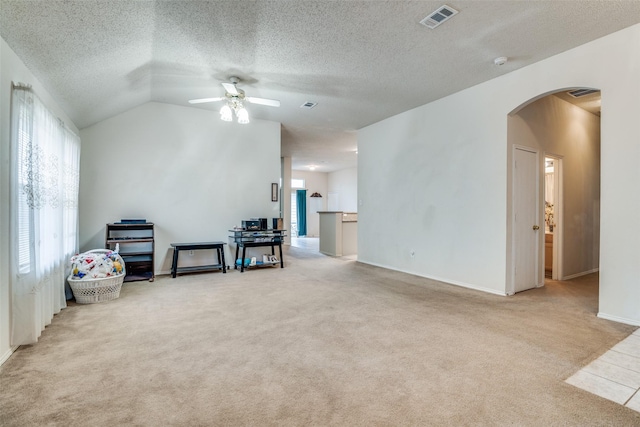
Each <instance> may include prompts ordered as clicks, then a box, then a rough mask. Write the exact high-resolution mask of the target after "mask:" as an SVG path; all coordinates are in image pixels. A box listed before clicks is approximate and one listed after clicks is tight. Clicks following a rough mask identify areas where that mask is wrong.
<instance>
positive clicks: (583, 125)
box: [507, 88, 600, 294]
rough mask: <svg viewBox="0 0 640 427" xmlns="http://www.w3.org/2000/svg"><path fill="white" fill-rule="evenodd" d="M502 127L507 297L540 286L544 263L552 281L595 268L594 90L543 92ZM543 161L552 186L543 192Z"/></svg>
mask: <svg viewBox="0 0 640 427" xmlns="http://www.w3.org/2000/svg"><path fill="white" fill-rule="evenodd" d="M572 94H573V95H572ZM575 95H577V96H575ZM580 95H582V96H580ZM507 127H508V131H507V134H508V138H507V141H508V156H507V157H508V162H509V163H508V171H509V172H508V199H509V203H508V206H509V212H508V218H507V220H508V230H509V232H508V233H507V235H508V240H509V241H508V242H507V246H508V247H509V248H510V255H511V256H510V262H508V263H507V264H508V265H507V269H508V270H507V293H508V294H513V293H516V292H520V291H523V290H527V289H531V288H535V287H540V286H543V285H544V278H545V264H546V267H547V269H549V270H550V271H551V273H552V274H553V276H552V277H553V278H554V279H558V280H568V279H571V278H576V277H579V276H583V275H587V274H590V273H594V272H596V271H598V269H599V244H600V92H599V90H597V89H593V88H567V89H560V90H558V91H554V92H551V93H545V94H542V95H540V96H538V97H535V98H533V99H531V100H529V101H527V102H525V103H523V104H522V105H520V106H519V107H518V108H516V109H515V110H513V111H512V112H511V113H510V114H509V116H508V125H507ZM548 160H550V161H552V163H553V164H554V166H555V168H554V169H555V170H554V174H555V175H554V177H553V178H554V181H553V182H554V184H555V187H556V188H554V189H553V190H552V191H551V192H549V191H547V192H546V194H545V187H547V186H548V185H549V184H548V182H549V180H548V179H545V178H546V170H545V166H546V165H547V161H548ZM550 194H551V195H555V197H551V199H550ZM549 243H551V248H552V250H551V251H549V249H548V248H549ZM545 246H546V247H545ZM545 249H546V250H545ZM549 257H551V261H552V262H551V263H549V262H548V261H549ZM545 259H546V260H547V262H546V263H545ZM550 264H551V268H549V267H550Z"/></svg>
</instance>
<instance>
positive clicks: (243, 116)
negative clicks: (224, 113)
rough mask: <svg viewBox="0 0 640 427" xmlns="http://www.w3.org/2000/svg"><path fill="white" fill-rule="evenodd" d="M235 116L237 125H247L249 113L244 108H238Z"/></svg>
mask: <svg viewBox="0 0 640 427" xmlns="http://www.w3.org/2000/svg"><path fill="white" fill-rule="evenodd" d="M236 116H238V123H240V124H242V125H244V124H247V123H249V113H248V112H247V110H246V108H244V107H240V108H239V109H238V111H236Z"/></svg>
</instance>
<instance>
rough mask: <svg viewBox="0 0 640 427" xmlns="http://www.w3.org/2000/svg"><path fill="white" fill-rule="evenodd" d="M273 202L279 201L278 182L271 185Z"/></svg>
mask: <svg viewBox="0 0 640 427" xmlns="http://www.w3.org/2000/svg"><path fill="white" fill-rule="evenodd" d="M271 201H272V202H277V201H278V183H277V182H273V183H271Z"/></svg>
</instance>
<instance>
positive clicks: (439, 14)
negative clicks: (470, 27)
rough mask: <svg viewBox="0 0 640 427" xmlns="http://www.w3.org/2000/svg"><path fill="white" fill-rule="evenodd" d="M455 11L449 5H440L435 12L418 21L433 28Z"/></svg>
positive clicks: (455, 11) (455, 12)
mask: <svg viewBox="0 0 640 427" xmlns="http://www.w3.org/2000/svg"><path fill="white" fill-rule="evenodd" d="M457 13H458V11H457V10H455V9H454V8H452V7H451V6H447V5H444V6H440V7H439V8H438V9H437V10H436V11H435V12H433V13H432V14H430V15H429V16H427V17H426V18H424V19H423V20H422V21H420V23H421V24H422V25H424V26H425V27H429V28H431V29H434V28H436V27H437V26H438V25H440V24H442V23H443V22H444V21H446V20H447V19H449V18H451V17H452V16H453V15H455V14H457Z"/></svg>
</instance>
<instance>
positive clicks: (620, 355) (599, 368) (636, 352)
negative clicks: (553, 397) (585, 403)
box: [566, 329, 640, 412]
mask: <svg viewBox="0 0 640 427" xmlns="http://www.w3.org/2000/svg"><path fill="white" fill-rule="evenodd" d="M566 382H567V383H569V384H571V385H573V386H576V387H578V388H581V389H583V390H586V391H588V392H589V393H593V394H596V395H598V396H600V397H604V398H605V399H609V400H612V401H614V402H616V403H619V404H620V405H624V406H626V407H628V408H630V409H633V410H634V411H638V412H640V329H637V330H636V331H635V332H634V333H633V334H631V335H629V336H628V337H627V338H625V339H624V340H622V341H620V342H619V343H618V344H616V345H615V346H614V347H613V348H611V350H609V351H607V352H606V353H605V354H603V355H602V356H600V357H599V358H598V359H596V360H594V361H593V362H591V363H590V364H589V365H587V366H585V367H584V368H582V369H581V370H579V371H578V372H576V373H575V374H574V375H572V376H571V377H569V378H568V379H567V380H566Z"/></svg>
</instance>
